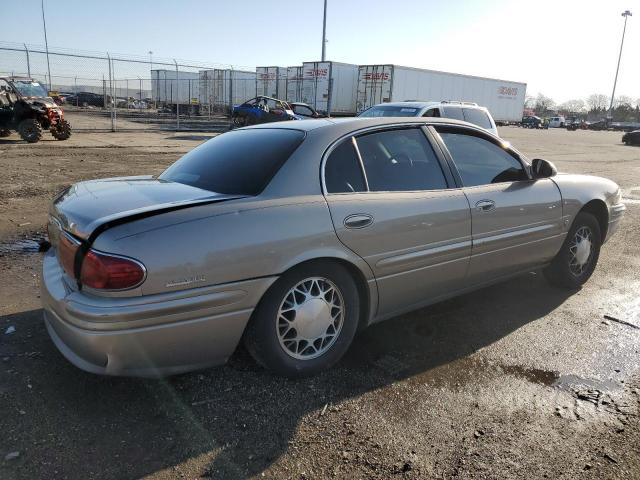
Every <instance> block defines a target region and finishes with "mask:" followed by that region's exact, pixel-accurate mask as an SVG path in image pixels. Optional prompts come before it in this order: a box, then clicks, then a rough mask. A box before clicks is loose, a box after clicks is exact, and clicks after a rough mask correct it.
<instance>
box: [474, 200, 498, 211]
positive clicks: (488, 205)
mask: <svg viewBox="0 0 640 480" xmlns="http://www.w3.org/2000/svg"><path fill="white" fill-rule="evenodd" d="M494 208H496V202H494V201H493V200H480V201H479V202H476V210H480V211H481V212H489V211H491V210H493V209H494Z"/></svg>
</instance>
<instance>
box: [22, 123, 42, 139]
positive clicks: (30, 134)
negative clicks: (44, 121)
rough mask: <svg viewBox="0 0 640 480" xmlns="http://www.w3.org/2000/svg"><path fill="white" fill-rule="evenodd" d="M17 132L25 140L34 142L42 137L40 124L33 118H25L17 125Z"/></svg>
mask: <svg viewBox="0 0 640 480" xmlns="http://www.w3.org/2000/svg"><path fill="white" fill-rule="evenodd" d="M18 133H19V134H20V138H22V139H23V140H24V141H25V142H29V143H36V142H39V141H40V139H41V138H42V126H41V125H40V122H38V121H37V120H36V119H35V118H27V119H26V120H23V121H21V122H20V124H19V125H18Z"/></svg>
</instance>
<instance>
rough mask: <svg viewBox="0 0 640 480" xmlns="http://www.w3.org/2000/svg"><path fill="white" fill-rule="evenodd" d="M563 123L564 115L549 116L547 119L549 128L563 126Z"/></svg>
mask: <svg viewBox="0 0 640 480" xmlns="http://www.w3.org/2000/svg"><path fill="white" fill-rule="evenodd" d="M565 123H566V121H565V118H564V117H551V118H550V119H549V128H564V127H565Z"/></svg>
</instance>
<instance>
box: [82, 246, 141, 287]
mask: <svg viewBox="0 0 640 480" xmlns="http://www.w3.org/2000/svg"><path fill="white" fill-rule="evenodd" d="M144 276H145V270H144V266H143V265H142V264H141V263H140V262H137V261H135V260H132V259H129V258H125V257H118V256H115V255H109V254H107V253H102V252H98V251H96V250H89V251H88V252H87V254H86V255H85V256H84V258H83V260H82V269H81V271H80V283H81V284H82V285H84V286H86V287H90V288H96V289H100V290H122V289H124V288H133V287H136V286H138V285H139V284H140V283H142V281H143V280H144Z"/></svg>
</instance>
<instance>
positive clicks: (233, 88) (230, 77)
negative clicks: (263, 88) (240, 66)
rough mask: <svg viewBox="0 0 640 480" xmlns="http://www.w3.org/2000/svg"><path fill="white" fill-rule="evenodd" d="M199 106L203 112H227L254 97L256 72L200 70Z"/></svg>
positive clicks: (216, 69)
mask: <svg viewBox="0 0 640 480" xmlns="http://www.w3.org/2000/svg"><path fill="white" fill-rule="evenodd" d="M199 86H200V89H199V92H200V96H199V99H200V104H201V105H202V106H204V107H205V110H206V109H207V108H208V107H209V106H210V107H211V108H212V109H214V110H222V111H229V110H230V109H231V107H232V105H238V104H240V103H243V102H244V101H246V100H249V99H250V98H253V97H255V96H256V72H250V71H244V70H231V69H218V68H215V69H211V70H200V76H199Z"/></svg>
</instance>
